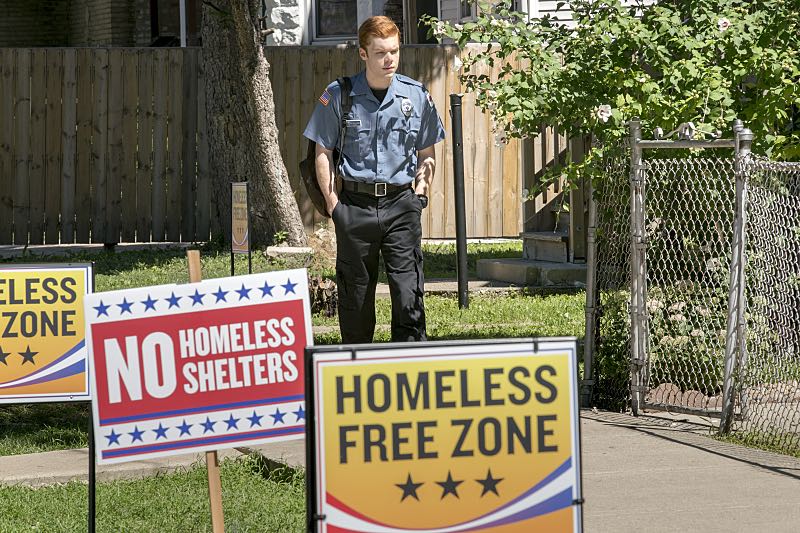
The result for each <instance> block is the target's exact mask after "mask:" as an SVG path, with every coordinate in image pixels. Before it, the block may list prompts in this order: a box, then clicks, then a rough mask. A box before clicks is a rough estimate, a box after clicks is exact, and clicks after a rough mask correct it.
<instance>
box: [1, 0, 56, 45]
mask: <svg viewBox="0 0 800 533" xmlns="http://www.w3.org/2000/svg"><path fill="white" fill-rule="evenodd" d="M68 5H69V2H68V0H3V1H2V2H0V47H31V46H64V45H65V44H67V40H68V34H69V23H68V17H67V9H68ZM43 20H47V21H48V23H47V24H42V23H41V21H43Z"/></svg>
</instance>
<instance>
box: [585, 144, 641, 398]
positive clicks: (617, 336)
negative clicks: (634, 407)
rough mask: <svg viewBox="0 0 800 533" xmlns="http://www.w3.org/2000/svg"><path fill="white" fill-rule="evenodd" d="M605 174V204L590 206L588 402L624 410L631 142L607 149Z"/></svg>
mask: <svg viewBox="0 0 800 533" xmlns="http://www.w3.org/2000/svg"><path fill="white" fill-rule="evenodd" d="M603 172H604V175H605V179H603V180H601V181H600V182H599V183H598V189H597V190H595V191H594V197H595V198H602V199H603V201H602V202H593V204H592V206H591V208H590V209H591V211H592V212H591V213H590V219H591V220H590V228H589V241H590V251H589V255H590V257H589V258H588V261H587V263H589V264H590V265H592V264H593V265H595V269H594V272H593V274H594V275H593V276H592V277H593V279H592V282H593V283H594V285H593V287H592V289H591V290H587V295H594V297H590V300H591V301H590V303H589V304H588V305H587V343H590V342H591V346H587V348H586V350H587V354H589V359H588V360H587V362H588V372H586V373H585V375H586V377H587V379H586V380H584V382H585V383H589V384H591V385H592V386H591V387H590V388H591V393H590V397H588V398H586V399H585V400H584V403H585V404H586V403H587V402H588V403H590V404H591V405H593V406H599V407H602V408H605V409H611V410H614V411H621V410H624V408H625V406H626V405H628V403H629V402H630V397H629V392H630V367H629V358H630V357H629V353H630V317H629V315H628V301H629V300H630V289H629V287H630V279H631V269H630V259H629V258H630V247H631V237H630V235H631V230H630V228H631V222H630V221H631V216H630V214H631V210H630V197H631V191H630V185H629V183H628V176H629V174H630V148H629V145H628V144H627V143H622V144H620V145H619V146H615V147H610V148H608V149H607V150H606V157H605V159H604V162H603ZM593 252H594V254H595V255H594V257H591V254H592V253H593ZM587 289H588V287H587ZM590 328H591V330H590ZM585 365H586V363H585ZM584 369H585V370H587V366H585V367H584ZM587 394H589V393H587Z"/></svg>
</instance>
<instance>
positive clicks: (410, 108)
mask: <svg viewBox="0 0 800 533" xmlns="http://www.w3.org/2000/svg"><path fill="white" fill-rule="evenodd" d="M400 109H401V110H402V111H403V114H404V115H405V116H406V118H408V117H410V116H411V113H413V112H414V105H413V104H412V103H411V100H409V99H408V98H403V101H402V102H400Z"/></svg>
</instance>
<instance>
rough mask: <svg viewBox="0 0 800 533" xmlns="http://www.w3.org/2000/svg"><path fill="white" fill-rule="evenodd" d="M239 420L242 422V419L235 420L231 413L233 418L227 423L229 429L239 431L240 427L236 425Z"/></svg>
mask: <svg viewBox="0 0 800 533" xmlns="http://www.w3.org/2000/svg"><path fill="white" fill-rule="evenodd" d="M239 420H241V418H233V413H231V417H230V418H229V419H227V420H226V421H225V423H226V424H228V429H239V426H237V425H236V424H238V423H239Z"/></svg>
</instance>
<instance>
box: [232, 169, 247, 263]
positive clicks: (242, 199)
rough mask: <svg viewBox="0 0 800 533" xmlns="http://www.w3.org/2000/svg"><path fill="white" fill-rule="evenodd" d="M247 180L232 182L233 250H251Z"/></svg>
mask: <svg viewBox="0 0 800 533" xmlns="http://www.w3.org/2000/svg"><path fill="white" fill-rule="evenodd" d="M247 206H248V202H247V182H246V181H245V182H238V183H231V251H233V253H236V254H246V253H247V252H248V251H250V228H249V225H250V224H249V218H248V216H247Z"/></svg>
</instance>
